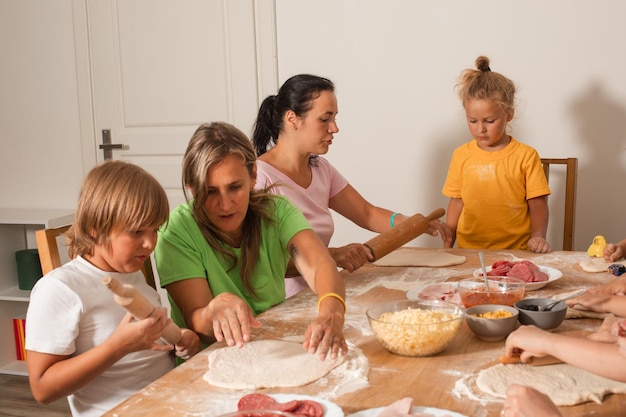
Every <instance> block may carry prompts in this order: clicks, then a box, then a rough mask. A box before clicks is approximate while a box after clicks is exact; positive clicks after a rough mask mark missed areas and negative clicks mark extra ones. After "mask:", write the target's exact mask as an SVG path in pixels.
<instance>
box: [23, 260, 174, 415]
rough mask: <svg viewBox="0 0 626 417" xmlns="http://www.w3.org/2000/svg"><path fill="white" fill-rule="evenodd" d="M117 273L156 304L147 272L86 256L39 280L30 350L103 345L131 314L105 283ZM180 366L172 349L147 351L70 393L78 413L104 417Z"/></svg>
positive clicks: (76, 350)
mask: <svg viewBox="0 0 626 417" xmlns="http://www.w3.org/2000/svg"><path fill="white" fill-rule="evenodd" d="M105 276H111V277H114V278H116V279H118V280H119V281H120V282H121V283H122V284H131V285H133V286H134V287H135V288H136V289H137V291H139V292H140V293H142V294H143V295H144V296H145V297H146V298H147V299H148V300H150V301H151V302H152V303H153V304H154V305H155V306H160V305H161V301H160V297H159V294H158V293H157V292H156V291H155V290H154V288H152V287H150V286H149V285H148V284H146V282H145V279H144V277H143V274H142V273H141V271H138V272H135V273H132V274H120V273H112V272H105V271H102V270H100V269H98V268H96V267H95V266H93V265H92V264H90V263H89V262H87V261H86V260H85V259H83V258H82V257H77V258H76V259H74V260H72V261H70V262H68V263H67V264H65V265H63V266H62V267H60V268H57V269H55V270H54V271H52V272H50V273H49V274H47V275H46V276H44V277H43V278H42V279H40V280H39V281H37V283H36V284H35V287H34V288H33V290H32V292H31V296H30V303H29V306H28V312H27V315H26V349H27V350H30V351H35V352H40V353H48V354H52V355H72V356H78V355H80V354H82V353H84V352H86V351H88V350H90V349H91V348H93V347H95V346H98V345H100V344H101V343H103V342H104V341H105V340H106V339H107V338H109V336H111V334H112V333H113V331H114V330H115V329H116V327H117V325H118V324H119V322H120V321H121V320H122V318H123V317H124V315H125V314H126V310H125V309H124V308H122V307H120V306H119V305H118V304H117V303H116V302H115V300H114V298H113V297H114V294H113V293H112V292H111V291H110V290H109V289H108V288H106V287H105V286H104V284H103V283H102V278H104V277H105ZM173 367H174V360H173V358H172V356H171V355H170V354H169V353H168V352H157V351H152V350H144V351H140V352H134V353H131V354H128V355H126V356H125V357H123V358H122V359H121V360H120V361H118V362H117V363H115V364H114V365H113V366H112V367H111V368H109V369H107V370H106V371H105V372H103V373H102V374H101V375H100V376H99V377H97V378H96V379H95V380H94V381H93V382H91V383H90V384H89V385H87V386H85V387H84V388H82V389H80V390H78V391H76V392H75V393H73V394H72V395H70V396H68V402H69V405H70V408H71V410H72V415H73V416H81V417H85V416H100V415H102V414H104V413H105V412H107V411H109V410H110V409H111V408H113V407H115V406H116V405H118V404H119V403H120V402H122V401H124V400H125V399H126V398H128V397H130V396H131V395H133V394H135V393H136V392H137V391H139V390H140V389H142V388H143V387H145V386H146V385H148V384H149V383H151V382H152V381H154V380H155V379H157V378H159V377H160V376H162V375H164V374H165V373H167V372H168V371H170V370H171V369H173Z"/></svg>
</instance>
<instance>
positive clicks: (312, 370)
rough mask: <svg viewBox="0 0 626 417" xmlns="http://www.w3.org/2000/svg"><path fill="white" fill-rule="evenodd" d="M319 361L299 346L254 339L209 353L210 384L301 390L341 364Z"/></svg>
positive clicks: (206, 376)
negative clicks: (241, 345)
mask: <svg viewBox="0 0 626 417" xmlns="http://www.w3.org/2000/svg"><path fill="white" fill-rule="evenodd" d="M343 359H344V357H343V356H341V355H339V356H338V357H337V359H336V360H331V359H330V358H326V360H324V361H321V360H319V358H318V357H317V355H312V354H310V353H309V351H308V350H306V349H304V348H303V347H302V344H300V343H296V342H288V341H285V340H255V341H252V342H248V343H246V344H245V345H243V347H242V348H238V347H237V346H232V347H224V348H221V349H216V350H214V351H212V352H211V353H209V371H208V372H207V373H206V374H204V379H205V381H207V382H208V383H209V384H211V385H214V386H216V387H221V388H229V389H259V388H280V387H300V386H303V385H306V384H309V383H311V382H314V381H316V380H318V379H320V378H322V377H323V376H325V375H326V374H328V373H329V372H330V371H331V370H332V369H333V368H335V367H336V366H338V365H339V364H341V363H342V362H343Z"/></svg>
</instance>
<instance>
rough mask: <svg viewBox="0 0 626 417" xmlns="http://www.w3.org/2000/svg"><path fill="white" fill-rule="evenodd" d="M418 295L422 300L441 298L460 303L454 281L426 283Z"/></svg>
mask: <svg viewBox="0 0 626 417" xmlns="http://www.w3.org/2000/svg"><path fill="white" fill-rule="evenodd" d="M418 297H419V298H421V299H424V300H442V301H448V302H450V303H454V304H458V305H462V303H461V296H460V295H459V293H458V291H457V284H456V282H454V283H450V282H442V283H437V284H430V285H427V286H426V287H424V289H422V291H421V292H420V293H419V295H418Z"/></svg>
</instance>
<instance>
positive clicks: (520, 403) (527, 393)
mask: <svg viewBox="0 0 626 417" xmlns="http://www.w3.org/2000/svg"><path fill="white" fill-rule="evenodd" d="M501 415H502V416H506V417H523V416H544V417H560V416H561V412H560V411H559V409H558V408H557V406H556V405H554V403H553V402H552V400H551V399H550V397H548V396H547V395H546V394H543V393H541V392H539V391H537V390H536V389H534V388H531V387H527V386H522V385H517V384H513V385H511V386H509V387H508V388H507V390H506V400H504V405H503V406H502V413H501Z"/></svg>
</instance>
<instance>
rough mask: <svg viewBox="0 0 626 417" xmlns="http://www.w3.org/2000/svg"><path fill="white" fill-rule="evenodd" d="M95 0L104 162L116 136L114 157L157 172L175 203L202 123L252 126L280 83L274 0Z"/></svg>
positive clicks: (92, 40)
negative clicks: (106, 147)
mask: <svg viewBox="0 0 626 417" xmlns="http://www.w3.org/2000/svg"><path fill="white" fill-rule="evenodd" d="M86 1H87V3H86V14H87V26H88V29H87V30H88V33H89V48H90V58H91V76H92V85H93V90H92V94H93V111H94V130H95V132H94V135H95V142H96V143H95V144H92V146H94V147H95V148H96V149H97V161H98V162H99V161H102V160H103V159H104V158H105V156H104V151H101V150H99V149H98V148H99V147H100V145H101V144H102V140H103V136H107V135H110V140H111V143H112V144H119V145H123V147H122V149H113V150H111V151H110V154H111V156H112V158H113V159H123V160H128V161H131V162H133V163H136V164H138V165H140V166H142V167H144V168H145V169H146V170H148V171H149V172H151V173H152V174H153V175H154V176H155V177H156V178H157V179H158V180H159V181H160V182H161V184H162V185H163V186H164V187H165V189H166V191H167V192H168V195H169V197H170V204H171V206H172V208H173V207H174V206H175V205H176V204H178V203H180V202H181V201H183V194H182V188H181V161H182V155H183V153H184V151H185V148H186V146H187V142H188V141H189V138H190V137H191V134H192V133H193V131H194V130H195V129H196V128H197V127H198V125H200V124H201V123H203V122H211V121H226V122H229V123H232V124H234V125H235V126H237V127H239V128H240V129H241V130H243V131H244V132H245V133H246V134H250V133H251V128H252V124H253V122H254V118H255V116H256V112H257V110H258V106H259V104H260V99H262V98H264V97H265V96H266V95H267V94H272V93H274V91H276V88H277V75H276V74H277V69H276V53H275V50H276V48H275V32H276V31H275V24H274V0H256V1H255V0H185V1H182V2H178V1H168V0H133V1H128V0H122V1H118V0H106V1H104V0H86ZM92 140H93V138H92Z"/></svg>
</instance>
